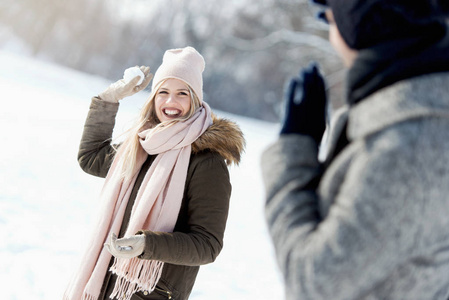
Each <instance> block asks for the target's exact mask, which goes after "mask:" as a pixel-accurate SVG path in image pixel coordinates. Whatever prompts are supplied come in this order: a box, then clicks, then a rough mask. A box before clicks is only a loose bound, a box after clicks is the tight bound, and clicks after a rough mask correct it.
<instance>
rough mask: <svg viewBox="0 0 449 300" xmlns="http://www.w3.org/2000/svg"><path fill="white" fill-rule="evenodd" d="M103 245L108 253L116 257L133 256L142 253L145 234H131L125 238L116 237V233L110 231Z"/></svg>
mask: <svg viewBox="0 0 449 300" xmlns="http://www.w3.org/2000/svg"><path fill="white" fill-rule="evenodd" d="M104 246H105V247H106V249H107V250H108V251H109V253H111V254H112V255H114V256H115V257H117V258H128V259H129V258H133V257H136V256H139V255H140V254H142V253H143V250H144V248H145V235H143V234H141V235H133V236H130V237H127V238H122V239H117V235H115V233H112V234H111V237H110V239H109V241H108V242H106V243H105V244H104Z"/></svg>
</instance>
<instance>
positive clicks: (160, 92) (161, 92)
mask: <svg viewBox="0 0 449 300" xmlns="http://www.w3.org/2000/svg"><path fill="white" fill-rule="evenodd" d="M159 94H168V93H167V91H159Z"/></svg>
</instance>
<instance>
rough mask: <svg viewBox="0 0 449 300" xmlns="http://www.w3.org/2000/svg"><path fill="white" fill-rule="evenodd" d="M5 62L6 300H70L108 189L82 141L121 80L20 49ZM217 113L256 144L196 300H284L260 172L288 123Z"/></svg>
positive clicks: (234, 171) (2, 222)
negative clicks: (103, 96)
mask: <svg viewBox="0 0 449 300" xmlns="http://www.w3.org/2000/svg"><path fill="white" fill-rule="evenodd" d="M0 65H1V66H2V68H1V69H0V92H1V93H2V95H3V97H2V108H1V109H0V128H1V129H0V141H1V142H2V145H1V147H0V155H1V158H2V159H0V182H1V189H0V239H1V241H2V243H1V245H0V269H1V270H2V272H1V273H0V282H2V297H1V298H2V299H7V300H16V299H17V300H21V299H29V298H30V295H32V298H33V299H36V300H40V299H42V300H43V299H45V300H49V299H62V294H63V292H64V289H65V286H66V285H67V282H68V281H69V280H70V277H71V276H72V273H73V271H74V270H75V269H76V267H77V265H78V262H79V260H80V258H81V254H82V252H83V250H84V247H85V246H86V243H87V237H88V236H89V232H90V227H91V226H93V223H94V219H95V216H96V213H97V209H98V202H97V199H98V196H99V193H100V189H101V187H102V184H103V179H101V178H96V177H93V176H90V175H88V174H86V173H84V172H83V171H82V170H81V168H80V167H79V165H78V163H77V160H76V157H77V152H78V145H79V141H80V138H81V134H82V130H83V124H84V120H85V117H86V115H87V112H88V108H89V104H90V99H91V97H92V96H94V95H96V94H98V93H99V92H101V91H102V90H104V89H105V88H106V87H107V86H108V85H109V84H110V83H111V82H109V81H107V80H105V79H103V78H100V77H96V76H92V75H88V74H83V73H81V72H78V71H74V70H71V69H67V68H64V67H61V66H57V65H54V64H50V63H48V62H43V61H39V60H35V59H33V58H30V57H27V56H23V55H18V54H14V53H12V52H5V51H0ZM117 79H119V78H117ZM147 96H148V91H144V92H140V93H139V94H137V95H135V96H132V97H129V98H127V99H124V100H123V101H122V102H121V105H120V110H119V114H118V116H117V123H116V127H115V130H114V135H115V136H117V135H119V134H120V133H121V132H123V131H124V130H125V129H126V128H127V127H128V126H130V124H131V122H132V120H133V118H134V117H136V116H137V113H138V111H139V109H140V107H141V106H142V105H143V103H144V101H145V99H146V97H147ZM206 101H207V98H206ZM212 109H213V107H212ZM215 112H216V113H217V115H218V116H220V117H225V118H228V119H230V120H232V121H234V122H236V123H237V124H238V125H239V126H240V127H241V129H242V131H243V133H244V135H245V138H246V141H247V148H246V152H245V154H244V155H243V157H242V162H241V164H240V166H239V167H234V166H232V167H230V169H229V171H230V175H231V183H232V186H233V191H232V196H231V207H230V213H229V218H228V223H227V229H226V233H225V240H224V249H223V251H222V252H221V254H220V256H219V257H218V259H217V260H216V261H215V262H214V263H212V264H209V265H206V266H202V267H201V269H200V272H199V275H198V277H197V281H196V284H195V286H194V289H193V292H192V294H191V297H190V299H192V300H203V299H204V300H206V299H218V300H219V299H226V300H230V299H232V300H240V299H245V300H246V299H259V300H260V299H261V300H264V299H267V300H268V299H270V300H273V299H283V298H284V289H283V284H282V278H281V275H280V272H279V270H278V268H277V265H276V261H275V256H274V252H273V247H272V244H271V241H270V237H269V235H268V232H267V226H266V223H265V219H264V212H263V208H264V189H263V184H262V179H261V172H260V159H261V153H262V151H263V149H265V148H266V147H267V146H268V145H269V144H270V143H272V142H274V141H275V139H276V136H277V133H278V130H279V128H278V127H279V126H278V124H272V123H266V122H263V121H259V120H254V119H250V118H245V117H241V116H236V115H231V114H227V113H224V112H220V111H215Z"/></svg>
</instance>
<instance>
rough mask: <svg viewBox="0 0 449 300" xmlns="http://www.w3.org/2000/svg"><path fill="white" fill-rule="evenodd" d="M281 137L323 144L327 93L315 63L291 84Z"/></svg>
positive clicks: (286, 99)
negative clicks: (296, 136) (305, 137)
mask: <svg viewBox="0 0 449 300" xmlns="http://www.w3.org/2000/svg"><path fill="white" fill-rule="evenodd" d="M285 104H286V109H285V116H284V121H283V122H282V129H281V134H290V133H297V134H304V135H308V136H311V137H312V138H313V139H314V140H315V141H316V143H317V144H319V143H320V141H321V138H322V137H323V133H324V130H325V128H326V90H325V85H324V79H323V77H322V76H321V75H320V73H319V71H318V67H317V65H316V63H311V64H310V65H309V66H308V67H307V68H305V69H303V70H301V72H300V73H299V76H298V77H294V78H293V79H291V80H290V82H289V85H288V87H287V90H286V93H285Z"/></svg>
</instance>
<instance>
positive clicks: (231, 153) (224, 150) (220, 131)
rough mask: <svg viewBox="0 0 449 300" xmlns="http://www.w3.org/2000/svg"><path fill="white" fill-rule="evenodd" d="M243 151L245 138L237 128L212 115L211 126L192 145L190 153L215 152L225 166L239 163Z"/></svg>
mask: <svg viewBox="0 0 449 300" xmlns="http://www.w3.org/2000/svg"><path fill="white" fill-rule="evenodd" d="M244 149H245V138H244V137H243V132H242V131H241V130H240V128H239V126H238V125H237V124H236V123H234V122H232V121H229V120H227V119H223V118H219V117H217V116H216V115H214V114H212V125H211V126H210V127H209V128H208V129H207V130H206V131H205V132H204V133H203V134H202V135H201V136H200V137H199V138H198V139H197V140H196V141H195V142H194V143H193V144H192V153H198V152H202V151H205V150H210V151H213V152H217V153H218V154H220V155H221V156H223V158H224V159H225V160H226V164H227V165H231V164H233V163H234V164H236V165H238V164H239V162H240V158H241V155H242V153H243V152H244Z"/></svg>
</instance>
